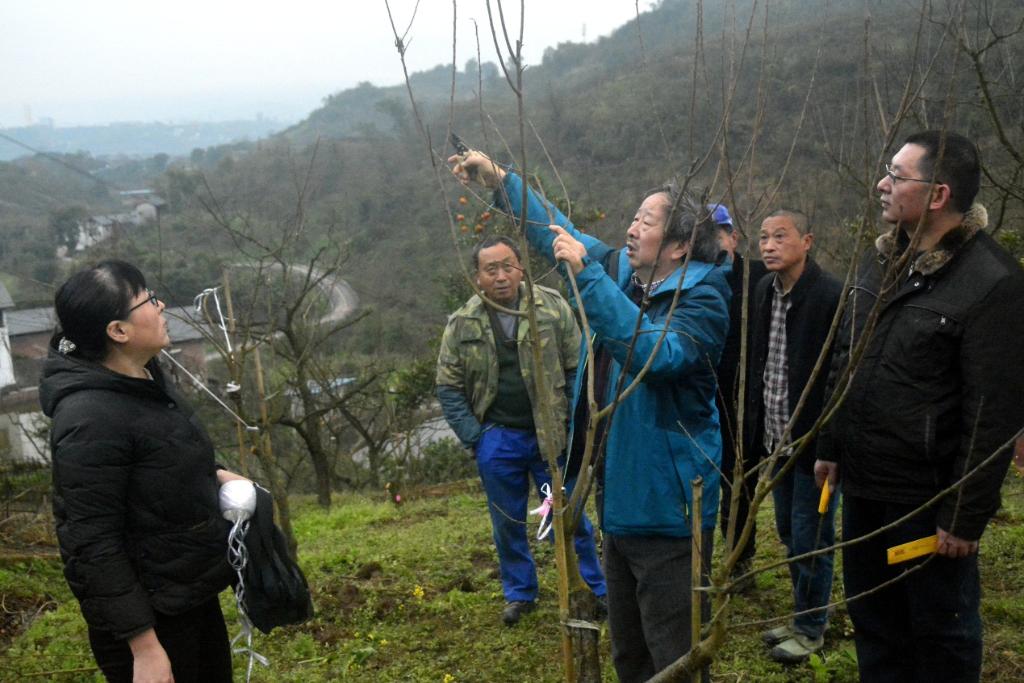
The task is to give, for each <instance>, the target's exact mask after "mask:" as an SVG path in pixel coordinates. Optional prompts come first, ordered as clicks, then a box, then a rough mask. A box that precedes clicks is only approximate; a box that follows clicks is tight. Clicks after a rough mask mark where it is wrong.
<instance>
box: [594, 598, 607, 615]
mask: <svg viewBox="0 0 1024 683" xmlns="http://www.w3.org/2000/svg"><path fill="white" fill-rule="evenodd" d="M594 612H595V614H594V616H595V617H596V618H597V620H598V621H604V620H605V619H607V618H608V596H607V595H598V596H597V609H596V610H594Z"/></svg>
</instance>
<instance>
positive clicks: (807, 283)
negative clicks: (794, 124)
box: [743, 209, 842, 663]
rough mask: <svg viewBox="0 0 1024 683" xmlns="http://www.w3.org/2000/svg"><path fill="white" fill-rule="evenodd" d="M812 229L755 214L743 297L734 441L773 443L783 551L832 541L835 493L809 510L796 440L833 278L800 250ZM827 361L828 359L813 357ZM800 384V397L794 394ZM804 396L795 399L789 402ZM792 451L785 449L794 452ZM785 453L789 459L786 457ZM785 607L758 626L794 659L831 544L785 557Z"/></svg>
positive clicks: (818, 636) (809, 645)
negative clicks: (747, 332) (756, 252)
mask: <svg viewBox="0 0 1024 683" xmlns="http://www.w3.org/2000/svg"><path fill="white" fill-rule="evenodd" d="M813 243H814V235H812V234H811V231H810V223H809V221H808V219H807V216H806V215H804V214H803V213H802V212H800V211H796V210H791V209H779V210H778V211H775V212H774V213H772V214H771V215H769V216H768V217H767V218H765V219H764V221H763V222H762V223H761V233H760V235H759V238H758V244H759V247H760V250H761V258H762V259H763V260H764V265H765V268H767V269H768V274H767V275H765V276H764V277H763V278H762V279H761V281H760V282H758V283H757V288H756V289H755V290H754V297H753V299H751V309H752V310H753V311H754V314H755V320H754V331H753V334H752V336H751V343H750V363H749V365H748V370H747V395H746V403H745V406H746V411H745V414H744V416H743V420H744V430H743V432H744V441H745V442H746V443H745V445H746V447H747V449H749V450H750V451H754V452H755V453H756V454H757V455H758V457H759V458H764V457H767V456H768V455H770V454H772V453H774V452H776V451H780V452H781V456H780V457H779V459H778V461H777V463H776V466H775V470H774V472H773V474H777V473H779V471H780V470H781V469H782V468H784V467H785V468H787V470H786V472H785V474H783V475H782V476H781V477H780V478H779V479H778V481H777V482H776V483H775V486H774V487H773V488H772V499H773V502H774V503H775V528H776V530H777V531H778V533H779V539H780V540H781V541H782V544H783V545H785V546H786V556H787V557H789V558H793V557H796V556H798V555H803V554H804V553H808V552H810V551H812V550H817V549H821V548H827V547H829V546H831V545H833V543H834V536H835V530H834V526H833V521H834V518H835V510H836V504H837V501H838V499H839V496H838V495H833V496H832V497H831V501H830V503H829V505H828V507H827V508H826V510H825V512H824V514H819V513H818V503H819V499H820V495H819V494H820V491H819V489H818V487H817V486H816V484H815V480H814V459H815V449H814V444H813V443H810V444H803V445H802V447H800V446H798V445H797V441H798V440H800V439H801V437H803V436H804V435H805V434H807V433H808V432H809V431H810V430H811V428H812V427H813V426H814V423H815V422H816V421H817V419H818V417H819V416H820V415H821V411H822V408H823V406H824V404H825V386H826V379H827V374H828V373H827V370H826V371H824V372H819V373H818V375H817V376H816V377H813V378H812V375H813V374H814V368H815V365H816V364H817V362H818V356H819V355H820V354H821V352H822V349H824V348H825V346H826V342H827V340H828V334H829V330H830V329H831V327H832V319H833V318H834V317H835V313H836V308H837V307H838V306H839V299H840V296H841V295H842V285H841V284H840V282H839V281H838V280H836V279H835V278H834V277H832V276H831V275H829V274H828V273H826V272H825V271H824V270H822V268H821V267H820V266H819V265H818V264H817V263H816V262H815V261H814V259H812V258H811V257H810V250H811V245H812V244H813ZM821 367H822V368H826V369H827V368H828V367H829V365H828V359H826V361H825V363H823V364H822V365H821ZM805 393H806V397H804V394H805ZM802 398H804V401H803V406H802V407H801V409H800V410H799V412H798V411H797V405H798V404H799V403H800V402H801V399H802ZM794 453H795V455H794ZM793 457H796V458H797V461H796V462H789V460H790V459H791V458H793ZM788 566H789V577H790V581H791V583H792V588H793V603H794V615H793V618H792V619H791V620H790V621H789V622H788V623H786V624H783V625H781V626H778V627H776V628H773V629H770V630H768V631H766V632H765V633H764V634H763V638H764V641H765V643H766V644H767V645H768V646H769V647H770V648H772V649H771V653H770V654H771V657H772V659H774V660H776V661H779V662H784V663H799V662H802V661H804V660H806V659H807V658H808V657H809V656H810V655H811V654H813V653H815V652H817V651H818V650H820V649H821V647H822V645H823V643H824V633H825V627H826V625H827V622H828V613H827V611H826V609H825V608H826V606H827V605H828V603H829V598H830V596H831V594H832V554H831V553H826V554H823V555H820V556H816V557H813V558H809V559H804V560H799V561H796V562H790V563H789V565H788Z"/></svg>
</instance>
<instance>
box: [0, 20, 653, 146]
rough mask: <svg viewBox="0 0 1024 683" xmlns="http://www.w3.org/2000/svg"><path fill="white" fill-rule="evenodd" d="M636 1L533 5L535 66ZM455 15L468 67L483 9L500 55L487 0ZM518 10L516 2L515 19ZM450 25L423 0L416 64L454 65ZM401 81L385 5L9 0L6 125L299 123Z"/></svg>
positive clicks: (1, 103)
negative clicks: (370, 87) (327, 103)
mask: <svg viewBox="0 0 1024 683" xmlns="http://www.w3.org/2000/svg"><path fill="white" fill-rule="evenodd" d="M415 4H416V3H415V0H392V2H391V9H392V12H393V13H394V16H395V22H396V24H399V25H401V26H402V27H404V26H406V25H408V23H409V21H410V19H411V18H412V10H413V7H414V5H415ZM649 5H650V1H649V0H641V2H640V8H641V10H645V9H647V8H648V7H649ZM492 7H496V5H495V2H494V0H492ZM635 7H636V5H635V3H634V0H599V1H595V0H526V30H525V37H524V44H525V47H524V52H525V54H526V59H527V63H533V64H536V63H539V62H540V60H541V57H542V55H543V53H544V49H545V48H546V47H549V46H552V45H557V44H558V43H561V42H566V41H575V42H579V41H581V40H583V39H584V35H585V37H586V40H588V41H593V40H595V39H596V38H597V37H598V36H601V35H607V34H608V33H610V32H611V31H612V30H613V29H614V28H616V27H618V26H620V25H622V24H623V23H625V22H627V21H629V20H630V19H632V18H633V17H635V12H636V10H635ZM458 12H459V17H458V43H459V45H458V54H457V57H456V61H457V63H458V64H459V65H460V67H461V66H462V65H464V64H465V63H466V61H467V60H468V59H470V58H472V57H474V56H475V52H476V48H475V44H474V38H473V23H472V21H471V19H473V18H475V19H477V21H478V22H479V24H480V35H481V43H482V48H481V49H482V51H483V56H484V61H489V60H493V59H494V47H493V43H492V41H491V38H490V34H489V33H488V32H486V31H487V29H486V26H487V9H486V3H485V0H463V1H461V2H459V3H458ZM518 12H519V2H509V0H506V2H505V13H506V20H508V21H509V22H510V23H512V24H514V25H515V26H518V23H519V18H518ZM451 27H452V3H451V1H450V0H421V2H420V6H419V11H418V13H417V14H416V18H415V21H414V23H413V26H412V30H411V31H410V33H409V40H408V43H409V50H408V53H407V59H408V61H409V65H410V69H411V70H413V71H415V70H420V69H425V68H429V67H432V66H434V65H436V64H440V63H450V62H451ZM403 30H404V28H403ZM401 80H402V72H401V66H400V63H399V60H398V55H397V52H396V50H395V48H394V38H393V36H392V33H391V26H390V24H389V22H388V15H387V11H386V9H385V5H384V0H321V1H319V2H318V1H316V0H286V1H279V2H270V1H268V0H246V1H242V0H173V1H168V0H165V1H164V2H153V1H152V0H133V1H130V2H129V1H127V0H92V1H88V0H0V127H11V126H23V125H25V124H26V123H29V122H30V121H31V122H38V121H39V119H41V118H43V117H48V118H51V119H53V120H54V122H55V123H56V125H58V126H71V125H83V124H96V123H108V122H111V121H153V120H157V121H187V120H205V121H216V120H224V119H231V118H253V117H254V116H256V115H257V113H262V114H263V115H264V116H267V117H271V118H279V119H282V120H287V121H295V120H298V119H300V118H302V117H304V116H305V115H306V114H307V113H309V112H310V111H311V110H313V109H314V108H316V107H317V106H319V104H320V101H321V100H322V99H323V98H324V97H325V96H326V95H328V94H330V93H333V92H337V91H339V90H344V89H345V88H348V87H350V86H353V85H355V84H356V83H359V82H360V81H370V82H372V83H374V84H376V85H394V84H396V83H399V82H401Z"/></svg>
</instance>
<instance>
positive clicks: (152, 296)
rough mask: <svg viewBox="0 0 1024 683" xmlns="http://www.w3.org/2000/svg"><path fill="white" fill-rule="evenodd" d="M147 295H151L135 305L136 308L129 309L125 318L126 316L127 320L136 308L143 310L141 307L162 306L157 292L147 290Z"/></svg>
mask: <svg viewBox="0 0 1024 683" xmlns="http://www.w3.org/2000/svg"><path fill="white" fill-rule="evenodd" d="M146 294H149V296H148V297H147V298H145V299H143V300H142V301H140V302H139V303H137V304H135V305H134V306H132V307H131V308H129V309H128V313H126V314H125V316H124V317H125V318H127V317H128V316H129V315H131V314H132V311H134V310H135V309H136V308H141V307H143V306H145V305H146V304H153V305H154V306H157V307H159V306H160V297H158V296H157V295H156V292H154V291H153V290H152V289H147V290H146Z"/></svg>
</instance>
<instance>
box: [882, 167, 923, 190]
mask: <svg viewBox="0 0 1024 683" xmlns="http://www.w3.org/2000/svg"><path fill="white" fill-rule="evenodd" d="M885 175H887V176H889V180H891V181H892V184H893V185H895V184H896V183H897V182H898V181H900V180H911V181H913V182H915V183H931V182H932V181H930V180H925V179H924V178H908V177H907V176H902V175H896V174H895V173H893V170H892V167H891V166H889V164H885Z"/></svg>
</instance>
